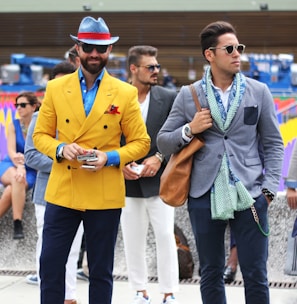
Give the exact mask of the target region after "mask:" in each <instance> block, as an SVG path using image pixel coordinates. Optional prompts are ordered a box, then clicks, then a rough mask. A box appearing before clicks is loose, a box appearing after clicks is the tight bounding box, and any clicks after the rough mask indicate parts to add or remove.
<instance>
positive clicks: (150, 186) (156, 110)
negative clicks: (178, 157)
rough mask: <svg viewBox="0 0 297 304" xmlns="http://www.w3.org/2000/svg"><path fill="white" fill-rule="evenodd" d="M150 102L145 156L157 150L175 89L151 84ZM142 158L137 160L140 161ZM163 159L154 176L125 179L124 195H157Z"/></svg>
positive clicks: (163, 165) (163, 166) (163, 164)
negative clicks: (158, 138)
mask: <svg viewBox="0 0 297 304" xmlns="http://www.w3.org/2000/svg"><path fill="white" fill-rule="evenodd" d="M150 94H151V95H150V104H149V109H148V116H147V121H146V127H147V132H148V134H149V136H150V137H151V147H150V151H149V153H148V154H147V156H146V157H149V156H152V155H154V154H155V153H156V152H157V151H158V148H157V143H156V138H157V134H158V132H159V130H160V129H161V127H162V125H163V123H164V122H165V120H166V118H167V116H168V115H169V112H170V110H171V107H172V104H173V101H174V99H175V97H176V91H175V90H169V89H165V88H163V87H161V86H152V87H151V91H150ZM142 161H143V159H140V160H138V161H137V163H141V162H142ZM165 163H166V162H165V161H164V162H163V163H162V166H161V168H160V170H159V171H158V173H157V174H156V175H155V176H154V177H149V178H148V177H147V178H140V179H138V180H135V181H130V180H126V196H128V197H151V196H155V195H159V187H160V176H161V174H162V172H163V170H164V168H165Z"/></svg>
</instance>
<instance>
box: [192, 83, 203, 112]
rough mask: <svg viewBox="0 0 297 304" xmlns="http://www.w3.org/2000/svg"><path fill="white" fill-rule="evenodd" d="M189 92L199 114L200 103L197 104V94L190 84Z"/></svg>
mask: <svg viewBox="0 0 297 304" xmlns="http://www.w3.org/2000/svg"><path fill="white" fill-rule="evenodd" d="M190 90H191V93H192V96H193V99H194V101H195V104H196V108H197V111H198V112H200V111H201V105H200V102H199V99H198V96H197V92H196V90H195V88H194V86H193V84H190Z"/></svg>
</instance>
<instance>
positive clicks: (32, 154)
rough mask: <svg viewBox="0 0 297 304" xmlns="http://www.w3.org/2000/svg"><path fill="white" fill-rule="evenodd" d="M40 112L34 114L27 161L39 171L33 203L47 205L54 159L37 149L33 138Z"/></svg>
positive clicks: (28, 140) (30, 127)
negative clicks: (45, 195)
mask: <svg viewBox="0 0 297 304" xmlns="http://www.w3.org/2000/svg"><path fill="white" fill-rule="evenodd" d="M37 116H38V112H35V113H34V114H33V116H32V120H31V122H30V125H29V129H28V134H27V137H26V143H25V162H26V164H27V165H28V166H29V167H31V168H33V169H35V170H36V171H37V177H36V182H35V187H34V190H33V199H32V200H33V203H35V204H41V205H45V204H46V201H45V200H44V193H45V189H46V186H47V182H48V178H49V174H50V171H51V168H52V163H53V161H52V159H50V158H49V157H48V156H46V155H44V154H42V153H40V152H39V151H37V150H36V148H35V147H34V144H33V140H32V134H33V132H34V128H35V124H36V119H37Z"/></svg>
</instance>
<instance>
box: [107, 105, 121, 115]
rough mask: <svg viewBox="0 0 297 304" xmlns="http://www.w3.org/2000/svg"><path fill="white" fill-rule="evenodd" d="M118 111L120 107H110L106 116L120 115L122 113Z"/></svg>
mask: <svg viewBox="0 0 297 304" xmlns="http://www.w3.org/2000/svg"><path fill="white" fill-rule="evenodd" d="M118 109H119V107H117V106H115V105H109V106H108V108H107V110H106V111H105V112H104V114H120V113H121V112H119V111H118Z"/></svg>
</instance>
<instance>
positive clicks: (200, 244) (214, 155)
mask: <svg viewBox="0 0 297 304" xmlns="http://www.w3.org/2000/svg"><path fill="white" fill-rule="evenodd" d="M200 40H201V48H202V54H203V56H204V57H205V59H206V60H207V61H208V63H209V65H210V66H209V67H208V68H207V69H206V71H205V74H204V76H203V77H202V79H201V80H199V81H197V82H195V83H194V87H195V89H196V91H197V94H198V98H199V100H200V103H201V106H202V108H203V110H202V111H201V112H199V113H195V112H196V111H195V104H194V101H193V100H192V97H191V92H190V89H189V87H188V86H184V87H182V89H181V90H180V93H179V94H178V96H177V98H176V100H175V102H174V105H173V108H172V111H171V113H170V115H169V117H168V119H167V121H166V122H165V124H164V125H163V127H162V129H161V130H160V132H159V134H158V137H157V144H158V147H159V149H160V151H161V153H163V154H170V153H175V152H177V151H179V150H181V149H182V148H183V147H184V146H185V145H187V144H188V143H189V142H190V141H191V139H192V138H193V137H194V136H195V135H199V136H202V137H203V138H204V140H205V146H204V147H203V148H202V149H201V150H199V151H198V152H197V153H195V156H194V163H193V168H192V172H191V187H190V193H189V199H188V211H189V215H190V220H191V224H192V229H193V232H194V236H195V240H196V245H197V250H198V254H199V260H200V267H201V296H202V301H203V303H204V304H213V303H216V304H225V303H226V297H225V287H224V281H223V271H224V264H225V253H224V251H225V250H224V234H225V229H226V226H227V224H228V223H229V224H230V226H231V229H232V231H233V232H234V235H235V239H236V243H237V249H238V257H239V262H240V268H241V271H242V274H243V278H244V285H245V297H246V303H247V304H268V303H269V289H268V280H267V269H266V262H267V258H268V234H269V233H268V232H269V227H268V218H267V209H268V205H269V203H270V202H271V201H272V200H273V197H274V195H275V193H276V192H277V190H278V185H279V179H280V175H281V167H282V160H283V142H282V138H281V135H280V132H279V126H278V121H277V119H276V113H275V107H274V102H273V98H272V95H271V93H270V92H269V90H268V88H267V86H266V85H265V84H263V83H260V82H257V81H255V80H253V79H250V78H246V77H244V75H243V74H242V73H241V72H240V55H241V54H242V53H243V52H244V49H245V46H244V45H243V44H240V43H239V42H238V39H237V35H236V31H235V29H234V28H233V26H232V25H231V24H229V23H227V22H223V21H217V22H213V23H211V24H209V25H207V26H206V27H205V28H204V29H203V30H202V32H201V34H200ZM260 151H261V152H260ZM258 219H259V223H257V221H258Z"/></svg>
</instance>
